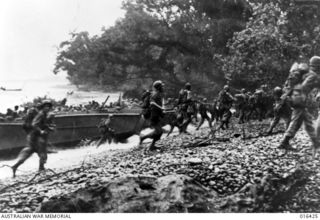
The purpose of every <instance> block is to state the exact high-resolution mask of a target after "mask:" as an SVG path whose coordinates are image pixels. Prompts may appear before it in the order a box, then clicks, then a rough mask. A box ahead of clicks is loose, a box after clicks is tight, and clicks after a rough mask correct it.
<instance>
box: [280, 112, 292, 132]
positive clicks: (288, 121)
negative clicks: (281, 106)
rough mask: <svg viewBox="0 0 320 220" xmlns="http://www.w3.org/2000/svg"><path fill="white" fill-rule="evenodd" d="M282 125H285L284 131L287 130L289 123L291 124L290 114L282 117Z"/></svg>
mask: <svg viewBox="0 0 320 220" xmlns="http://www.w3.org/2000/svg"><path fill="white" fill-rule="evenodd" d="M282 118H283V120H284V123H285V125H286V130H287V129H288V127H289V125H290V122H291V114H290V115H288V116H282Z"/></svg>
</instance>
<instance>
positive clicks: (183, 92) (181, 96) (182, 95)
mask: <svg viewBox="0 0 320 220" xmlns="http://www.w3.org/2000/svg"><path fill="white" fill-rule="evenodd" d="M187 96H188V93H187V92H186V90H184V89H181V91H180V92H179V98H178V104H182V103H185V102H186V101H187Z"/></svg>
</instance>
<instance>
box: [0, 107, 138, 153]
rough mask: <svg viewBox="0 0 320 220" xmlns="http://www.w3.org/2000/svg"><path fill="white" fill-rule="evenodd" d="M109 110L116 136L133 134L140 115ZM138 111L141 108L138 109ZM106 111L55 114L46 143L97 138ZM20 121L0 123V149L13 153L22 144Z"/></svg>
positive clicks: (67, 143)
mask: <svg viewBox="0 0 320 220" xmlns="http://www.w3.org/2000/svg"><path fill="white" fill-rule="evenodd" d="M128 111H130V110H125V113H112V115H113V120H112V127H113V128H114V130H115V135H116V136H126V135H125V134H128V133H129V134H132V133H133V134H134V133H136V132H135V131H136V130H138V128H137V126H138V124H139V121H140V119H141V115H140V113H139V112H137V110H135V111H136V112H134V111H133V112H131V113H130V112H128ZM139 111H141V110H139ZM109 114H110V113H72V114H58V115H56V116H55V118H54V123H55V125H56V128H55V131H54V132H52V133H51V134H50V135H49V143H50V144H51V145H53V146H55V147H66V146H74V145H75V144H77V143H79V142H80V141H81V140H84V139H92V140H94V139H98V138H99V137H100V132H99V129H98V124H99V123H100V121H101V120H102V119H105V118H107V117H108V115H109ZM22 123H23V121H22V120H21V121H17V122H1V123H0V151H2V152H4V154H6V153H5V152H8V153H14V152H17V151H19V150H20V149H21V148H23V147H24V146H25V144H26V133H25V131H24V130H23V129H22Z"/></svg>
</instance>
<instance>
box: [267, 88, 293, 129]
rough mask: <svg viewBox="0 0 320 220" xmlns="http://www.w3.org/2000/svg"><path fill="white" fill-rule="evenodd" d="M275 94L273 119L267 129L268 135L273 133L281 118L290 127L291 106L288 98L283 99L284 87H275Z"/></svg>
mask: <svg viewBox="0 0 320 220" xmlns="http://www.w3.org/2000/svg"><path fill="white" fill-rule="evenodd" d="M273 96H274V107H273V119H272V122H271V124H270V127H269V129H268V131H267V134H268V135H270V134H271V133H272V130H273V129H274V128H275V127H276V126H277V124H278V123H279V121H280V119H281V118H283V120H284V121H285V123H286V129H287V128H288V127H289V124H290V119H291V107H290V105H289V103H288V101H287V100H282V99H281V96H282V89H281V88H280V87H279V86H277V87H275V88H274V89H273Z"/></svg>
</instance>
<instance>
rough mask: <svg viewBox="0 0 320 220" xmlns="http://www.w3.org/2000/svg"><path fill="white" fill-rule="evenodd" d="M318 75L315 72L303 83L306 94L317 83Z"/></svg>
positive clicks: (302, 86) (302, 87) (302, 88)
mask: <svg viewBox="0 0 320 220" xmlns="http://www.w3.org/2000/svg"><path fill="white" fill-rule="evenodd" d="M317 80H318V77H317V75H315V74H312V75H310V76H308V77H307V78H306V79H305V80H304V81H303V83H302V85H301V90H302V92H303V93H304V94H309V93H310V92H311V90H312V89H314V88H315V85H316V84H317Z"/></svg>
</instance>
